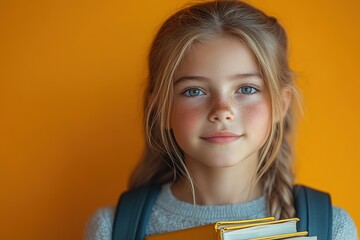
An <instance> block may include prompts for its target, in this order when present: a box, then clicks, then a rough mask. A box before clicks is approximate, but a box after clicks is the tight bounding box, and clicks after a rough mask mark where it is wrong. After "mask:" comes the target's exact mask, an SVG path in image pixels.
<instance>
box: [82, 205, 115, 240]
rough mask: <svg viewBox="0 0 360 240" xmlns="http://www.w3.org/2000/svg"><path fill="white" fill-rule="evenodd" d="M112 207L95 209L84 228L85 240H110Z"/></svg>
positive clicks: (113, 210) (113, 209) (112, 217)
mask: <svg viewBox="0 0 360 240" xmlns="http://www.w3.org/2000/svg"><path fill="white" fill-rule="evenodd" d="M114 212H115V208H114V207H110V206H109V207H104V208H99V209H97V210H96V211H95V212H94V213H93V215H92V216H91V217H90V219H89V221H88V222H87V224H86V227H85V233H84V235H85V239H86V240H111V234H112V223H113V220H114Z"/></svg>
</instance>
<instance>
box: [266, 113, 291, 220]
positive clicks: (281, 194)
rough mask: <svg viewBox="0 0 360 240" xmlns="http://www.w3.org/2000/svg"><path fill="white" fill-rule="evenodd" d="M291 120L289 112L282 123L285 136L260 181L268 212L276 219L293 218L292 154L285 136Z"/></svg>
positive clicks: (288, 130)
mask: <svg viewBox="0 0 360 240" xmlns="http://www.w3.org/2000/svg"><path fill="white" fill-rule="evenodd" d="M292 118H293V112H292V111H291V110H290V111H289V112H288V114H287V116H286V118H285V121H284V135H285V136H283V137H282V140H281V145H280V149H279V151H278V153H277V155H276V157H275V159H274V161H273V163H272V164H271V166H270V167H269V169H268V170H267V171H266V172H265V173H264V175H263V179H262V182H263V187H264V194H265V197H266V198H267V208H268V212H269V213H270V215H272V216H274V217H275V218H276V219H281V218H289V217H294V216H295V208H294V198H293V193H292V189H293V182H294V173H293V169H292V159H293V153H292V148H291V145H290V144H289V142H288V139H287V136H286V134H287V133H289V132H290V129H291V128H292V127H293V126H292V123H293V121H292Z"/></svg>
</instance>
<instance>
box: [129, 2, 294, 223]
mask: <svg viewBox="0 0 360 240" xmlns="http://www.w3.org/2000/svg"><path fill="white" fill-rule="evenodd" d="M224 34H225V35H229V36H233V37H236V38H238V39H239V41H242V42H243V43H244V44H245V45H247V46H248V47H249V49H250V50H251V51H252V52H253V54H254V56H255V59H256V62H257V65H258V67H259V69H260V74H261V75H262V77H263V78H264V81H265V84H266V86H267V88H268V90H269V95H270V104H271V109H272V110H271V116H272V124H271V128H270V133H269V136H268V137H267V139H266V142H265V144H264V145H263V146H262V147H261V149H260V151H259V164H258V166H257V176H256V177H257V179H256V182H258V181H260V182H261V184H262V185H263V191H264V192H263V194H264V195H265V196H266V199H267V208H268V212H269V213H270V214H271V215H272V216H274V217H275V218H276V219H279V218H286V217H292V216H294V214H295V210H294V206H293V197H292V187H293V181H294V174H293V170H292V159H293V157H292V148H291V146H290V144H289V142H288V139H287V135H288V134H289V133H290V132H291V130H292V127H293V122H294V119H293V109H292V108H293V106H290V109H289V110H288V112H287V114H286V116H284V117H281V114H282V107H283V103H282V95H281V90H282V88H284V87H286V88H288V89H289V90H290V91H291V92H292V95H293V96H295V97H297V96H298V94H297V90H296V87H295V85H294V83H293V73H292V71H291V69H290V68H289V65H288V56H287V37H286V33H285V31H284V29H283V27H282V26H281V25H280V24H279V23H278V21H277V20H276V18H274V17H271V16H267V15H266V14H264V13H263V12H262V11H260V10H259V9H256V8H254V7H252V6H250V5H249V4H246V3H244V2H241V1H236V0H218V1H211V2H205V3H198V4H195V5H191V6H188V7H186V8H184V9H182V10H180V11H178V12H176V13H175V14H174V15H172V16H171V17H169V18H168V19H167V20H166V21H165V23H164V24H163V25H162V26H161V28H160V29H159V31H158V33H157V35H156V36H155V39H154V41H153V43H152V46H151V49H150V53H149V57H148V68H149V75H148V83H147V88H146V90H145V93H144V130H145V136H146V144H145V150H144V153H143V157H142V160H141V161H140V163H139V164H138V166H137V168H136V169H135V171H134V172H133V174H132V176H131V178H130V182H129V187H130V188H135V187H139V186H144V185H149V184H161V183H165V182H169V181H176V180H177V179H179V177H186V178H188V180H189V181H190V183H191V184H192V182H191V176H190V174H189V172H188V170H187V168H186V165H185V163H184V161H183V152H182V150H181V149H180V147H179V146H178V145H177V143H176V141H175V138H174V136H173V133H172V131H171V130H169V128H168V126H170V113H171V109H172V104H173V94H174V93H173V80H174V74H175V73H176V70H177V69H178V68H179V66H180V64H181V62H182V60H183V58H184V56H185V55H186V53H187V52H189V51H190V49H191V47H192V46H193V45H194V44H195V43H199V42H203V41H206V40H209V39H212V38H216V37H218V36H220V35H224ZM192 186H193V185H192Z"/></svg>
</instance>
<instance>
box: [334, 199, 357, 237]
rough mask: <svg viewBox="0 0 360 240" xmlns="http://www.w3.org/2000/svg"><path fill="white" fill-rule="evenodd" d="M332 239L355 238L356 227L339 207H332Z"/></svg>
mask: <svg viewBox="0 0 360 240" xmlns="http://www.w3.org/2000/svg"><path fill="white" fill-rule="evenodd" d="M332 235H333V238H332V239H333V240H357V239H358V236H357V229H356V226H355V223H354V221H353V220H352V218H351V216H350V215H349V214H348V213H347V212H346V211H345V210H344V209H342V208H340V207H335V206H334V207H333V234H332Z"/></svg>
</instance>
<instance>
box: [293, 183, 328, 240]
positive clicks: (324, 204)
mask: <svg viewBox="0 0 360 240" xmlns="http://www.w3.org/2000/svg"><path fill="white" fill-rule="evenodd" d="M294 199H295V210H296V215H297V217H298V218H300V221H299V222H298V225H297V228H298V231H308V232H309V236H317V237H318V239H321V240H322V239H326V240H331V239H332V221H333V219H332V205H331V198H330V195H329V194H328V193H325V192H321V191H318V190H315V189H312V188H309V187H306V186H302V185H295V186H294Z"/></svg>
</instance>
